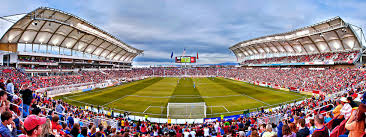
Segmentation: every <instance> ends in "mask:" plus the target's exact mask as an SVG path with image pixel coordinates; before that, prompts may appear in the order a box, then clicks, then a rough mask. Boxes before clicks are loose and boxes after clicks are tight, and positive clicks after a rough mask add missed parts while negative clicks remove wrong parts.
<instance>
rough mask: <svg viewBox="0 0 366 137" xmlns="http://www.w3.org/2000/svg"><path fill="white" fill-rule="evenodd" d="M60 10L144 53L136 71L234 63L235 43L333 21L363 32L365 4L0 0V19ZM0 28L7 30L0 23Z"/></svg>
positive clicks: (328, 0)
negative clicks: (192, 61) (175, 61)
mask: <svg viewBox="0 0 366 137" xmlns="http://www.w3.org/2000/svg"><path fill="white" fill-rule="evenodd" d="M41 6H43V7H51V8H55V9H59V10H62V11H65V12H68V13H71V14H73V15H76V16H78V17H80V18H83V19H85V20H87V21H88V22H90V23H92V24H94V25H96V26H98V27H99V28H101V29H103V30H105V31H107V32H109V33H110V34H112V35H114V36H116V37H117V38H119V39H120V40H121V41H123V42H125V43H127V44H129V45H131V46H133V47H136V48H138V49H142V50H144V53H143V54H142V55H140V56H138V57H136V58H135V59H134V62H133V65H135V66H148V65H159V64H171V62H172V59H171V58H170V55H171V52H173V53H174V56H180V55H182V53H183V49H186V54H185V55H192V56H195V55H196V54H197V52H198V54H199V60H198V64H217V63H235V62H236V58H235V55H234V54H233V53H232V52H231V51H230V50H229V49H228V48H229V47H231V46H233V45H235V44H236V43H238V42H241V41H244V40H249V39H252V38H257V37H261V36H265V35H271V34H275V33H282V32H288V31H291V30H294V29H297V28H301V27H305V26H308V25H312V24H315V23H318V22H321V21H324V20H327V19H330V18H333V17H336V16H340V17H341V18H342V19H344V20H345V21H346V22H348V23H351V24H354V25H357V26H360V27H362V28H365V27H366V14H364V13H366V8H365V7H366V1H361V0H359V1H357V0H346V1H344V0H321V1H319V0H296V1H295V0H79V1H77V0H2V1H1V4H0V9H3V10H1V11H0V16H7V15H13V14H18V13H27V12H30V11H32V10H34V9H36V8H38V7H41ZM0 29H7V28H5V27H4V25H3V26H2V24H1V23H0Z"/></svg>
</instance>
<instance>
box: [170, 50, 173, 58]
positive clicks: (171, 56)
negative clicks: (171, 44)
mask: <svg viewBox="0 0 366 137" xmlns="http://www.w3.org/2000/svg"><path fill="white" fill-rule="evenodd" d="M170 58H171V59H172V58H173V51H172V54H170Z"/></svg>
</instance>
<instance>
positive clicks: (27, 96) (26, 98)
mask: <svg viewBox="0 0 366 137" xmlns="http://www.w3.org/2000/svg"><path fill="white" fill-rule="evenodd" d="M20 93H21V94H22V97H23V102H24V103H23V107H24V109H23V117H27V116H28V115H29V106H30V105H31V103H32V100H33V96H32V91H31V90H30V89H25V90H21V91H20Z"/></svg>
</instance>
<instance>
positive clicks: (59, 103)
mask: <svg viewBox="0 0 366 137" xmlns="http://www.w3.org/2000/svg"><path fill="white" fill-rule="evenodd" d="M56 112H57V113H58V115H59V118H60V119H62V114H63V113H64V112H65V107H64V106H62V102H61V101H58V104H57V107H56Z"/></svg>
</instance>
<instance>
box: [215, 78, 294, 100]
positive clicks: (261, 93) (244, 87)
mask: <svg viewBox="0 0 366 137" xmlns="http://www.w3.org/2000/svg"><path fill="white" fill-rule="evenodd" d="M215 81H216V82H218V83H220V84H223V85H225V86H227V87H228V88H231V89H232V90H233V91H236V92H238V93H244V94H246V95H248V96H251V97H253V98H256V99H259V100H262V101H264V102H266V103H269V104H275V103H280V102H285V101H289V100H294V99H299V98H300V97H299V96H294V95H291V94H285V93H282V92H273V90H275V89H265V88H259V86H253V85H249V84H247V83H243V82H238V81H234V80H229V79H224V78H216V79H215ZM287 93H290V92H287Z"/></svg>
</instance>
